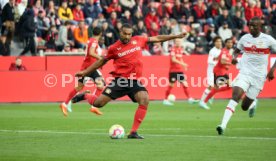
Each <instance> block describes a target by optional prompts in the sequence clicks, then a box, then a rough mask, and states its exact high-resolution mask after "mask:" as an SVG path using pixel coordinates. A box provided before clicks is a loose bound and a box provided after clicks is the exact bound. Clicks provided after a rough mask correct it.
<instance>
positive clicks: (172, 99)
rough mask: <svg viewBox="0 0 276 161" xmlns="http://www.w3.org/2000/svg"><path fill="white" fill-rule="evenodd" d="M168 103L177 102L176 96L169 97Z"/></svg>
mask: <svg viewBox="0 0 276 161" xmlns="http://www.w3.org/2000/svg"><path fill="white" fill-rule="evenodd" d="M167 99H168V101H170V102H174V101H175V99H176V97H175V95H173V94H170V95H169V96H168V98H167Z"/></svg>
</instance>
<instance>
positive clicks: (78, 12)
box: [73, 3, 84, 22]
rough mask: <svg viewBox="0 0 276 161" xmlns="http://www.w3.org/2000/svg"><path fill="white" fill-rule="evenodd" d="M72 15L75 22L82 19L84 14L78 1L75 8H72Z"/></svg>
mask: <svg viewBox="0 0 276 161" xmlns="http://www.w3.org/2000/svg"><path fill="white" fill-rule="evenodd" d="M73 17H74V20H75V21H77V22H80V21H82V20H84V14H83V11H82V9H81V5H80V4H79V3H78V4H77V6H76V8H74V9H73Z"/></svg>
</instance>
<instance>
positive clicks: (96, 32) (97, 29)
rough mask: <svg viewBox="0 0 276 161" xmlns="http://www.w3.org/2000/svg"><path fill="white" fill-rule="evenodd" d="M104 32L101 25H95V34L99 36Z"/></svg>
mask: <svg viewBox="0 0 276 161" xmlns="http://www.w3.org/2000/svg"><path fill="white" fill-rule="evenodd" d="M101 33H102V29H101V28H100V27H95V28H94V29H93V35H95V36H99V35H100V34H101Z"/></svg>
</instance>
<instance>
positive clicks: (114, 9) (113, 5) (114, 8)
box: [106, 0, 122, 18]
mask: <svg viewBox="0 0 276 161" xmlns="http://www.w3.org/2000/svg"><path fill="white" fill-rule="evenodd" d="M106 12H107V14H108V16H109V15H110V13H111V12H117V15H118V16H119V18H120V15H121V12H122V8H121V6H120V5H119V1H118V0H113V2H112V3H111V4H110V5H109V6H108V8H107V10H106Z"/></svg>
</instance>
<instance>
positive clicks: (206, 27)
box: [0, 0, 276, 56]
mask: <svg viewBox="0 0 276 161" xmlns="http://www.w3.org/2000/svg"><path fill="white" fill-rule="evenodd" d="M0 5H1V6H0V9H1V10H0V14H1V16H0V27H1V37H0V55H6V56H8V55H10V54H11V53H10V51H11V49H10V48H11V43H13V41H15V42H16V41H17V42H23V41H24V49H23V51H22V52H21V53H19V55H25V54H26V53H27V52H28V51H30V52H31V54H32V55H37V51H38V50H44V51H62V52H68V51H82V50H85V47H86V44H87V42H88V40H89V38H90V37H91V36H92V30H93V28H94V27H96V26H99V27H101V28H102V30H103V36H102V39H101V40H100V42H99V44H100V46H101V47H102V48H103V49H106V48H107V47H108V46H110V45H111V44H113V43H114V42H115V41H116V40H118V37H119V30H120V27H121V26H122V24H124V23H129V24H131V25H132V26H133V28H134V34H135V35H148V36H155V35H158V34H177V33H180V32H183V31H187V32H189V34H188V35H187V37H186V38H185V39H183V48H184V49H185V50H184V51H185V53H186V54H207V53H208V51H209V49H210V48H211V47H212V46H213V44H212V39H213V38H214V37H215V36H220V37H221V38H222V40H226V39H227V38H231V37H232V38H233V40H234V42H235V41H237V40H238V39H239V38H240V37H241V36H242V35H244V34H245V33H247V32H248V26H247V22H248V21H249V20H250V19H251V18H252V17H254V16H258V17H261V19H262V24H263V32H265V33H268V34H271V35H272V36H273V37H274V38H276V0H158V1H157V0H156V1H153V0H0ZM171 43H172V42H165V43H154V44H148V47H147V49H145V50H144V52H143V54H144V55H168V53H169V50H170V46H172V44H171ZM62 52H61V54H62Z"/></svg>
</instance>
